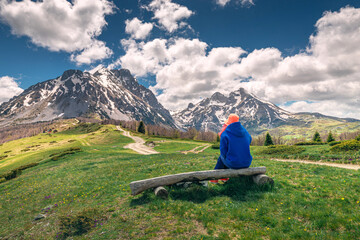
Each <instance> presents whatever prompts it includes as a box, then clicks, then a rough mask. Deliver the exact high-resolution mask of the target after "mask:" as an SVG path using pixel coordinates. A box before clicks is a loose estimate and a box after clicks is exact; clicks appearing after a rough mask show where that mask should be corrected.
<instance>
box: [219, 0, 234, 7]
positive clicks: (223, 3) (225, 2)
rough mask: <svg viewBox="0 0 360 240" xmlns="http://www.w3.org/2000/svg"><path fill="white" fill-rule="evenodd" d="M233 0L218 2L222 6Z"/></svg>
mask: <svg viewBox="0 0 360 240" xmlns="http://www.w3.org/2000/svg"><path fill="white" fill-rule="evenodd" d="M230 1H231V0H216V4H218V5H220V6H225V5H226V4H228V3H229V2H230Z"/></svg>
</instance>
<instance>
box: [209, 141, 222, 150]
mask: <svg viewBox="0 0 360 240" xmlns="http://www.w3.org/2000/svg"><path fill="white" fill-rule="evenodd" d="M211 148H212V149H220V143H219V142H217V143H214V144H213V145H212V146H211Z"/></svg>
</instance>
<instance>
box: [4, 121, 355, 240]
mask: <svg viewBox="0 0 360 240" xmlns="http://www.w3.org/2000/svg"><path fill="white" fill-rule="evenodd" d="M139 136H141V135H139ZM143 137H144V139H145V140H146V141H155V142H156V145H157V146H156V147H155V150H157V151H159V152H160V154H157V155H139V154H136V153H135V152H133V151H132V150H129V149H124V148H123V147H124V146H125V145H126V144H128V143H131V142H132V140H131V139H129V138H127V137H125V136H122V135H121V132H119V131H117V130H116V128H115V126H113V125H107V126H102V127H101V128H98V127H97V126H95V125H93V126H90V125H89V126H85V127H84V126H82V127H77V128H73V129H70V130H67V131H63V132H58V133H55V134H45V133H43V134H40V135H37V136H34V137H30V138H24V139H19V140H15V141H11V142H7V143H4V144H3V145H2V146H0V156H5V155H6V157H4V158H3V159H1V160H0V175H1V174H6V173H7V172H9V171H11V170H13V169H16V168H19V167H21V166H24V165H27V164H30V163H34V162H36V163H39V164H38V165H36V166H32V167H30V168H27V169H24V170H22V171H21V174H20V173H19V174H18V175H17V176H16V177H15V178H12V179H9V180H6V179H5V180H4V178H3V182H2V183H0V221H1V223H2V224H1V225H0V239H67V238H68V239H356V238H358V237H359V236H360V203H359V201H360V188H359V185H360V173H359V171H355V170H348V169H341V168H334V167H327V166H316V165H305V164H304V165H303V164H300V163H286V162H276V161H273V160H271V158H272V157H278V156H287V157H288V158H292V157H293V156H295V155H296V154H297V155H296V156H300V155H299V154H304V156H305V155H306V154H308V155H311V154H312V155H315V154H320V155H321V156H323V155H324V154H325V153H329V152H326V151H330V150H329V149H328V148H329V146H328V145H322V146H302V147H303V148H304V149H305V150H302V151H301V152H300V153H296V154H295V155H294V154H293V152H291V151H290V152H286V151H285V152H280V153H279V152H277V153H276V154H267V153H264V150H266V147H252V149H251V150H252V154H253V157H254V160H253V163H252V166H253V167H257V166H266V167H267V175H268V176H270V177H272V178H273V179H274V181H275V184H274V186H271V185H266V186H262V187H259V186H256V185H254V184H253V183H252V180H251V179H250V178H248V177H244V178H232V179H230V180H229V181H228V182H227V183H225V184H211V183H210V184H209V186H208V187H204V186H201V185H198V184H192V185H190V186H189V187H188V188H182V187H177V186H171V187H167V189H168V191H169V198H168V199H167V200H163V199H159V198H157V197H155V196H154V194H153V191H152V190H147V191H145V192H144V193H141V194H139V195H137V196H131V194H130V188H129V183H130V182H132V181H136V180H141V179H146V178H151V177H157V176H161V175H168V174H175V173H181V172H188V171H198V170H208V169H213V167H214V166H215V164H216V160H217V157H218V156H219V150H217V149H212V148H207V149H206V150H205V151H204V152H201V153H198V154H194V153H188V154H186V155H185V154H183V153H181V151H186V150H191V149H193V148H195V147H197V146H202V145H204V144H206V143H204V142H199V141H190V140H177V139H176V140H171V139H165V138H157V137H156V138H150V137H146V136H143ZM75 148H76V149H80V150H79V151H72V150H70V149H75ZM25 149H26V150H25ZM329 154H330V153H329ZM336 154H338V155H341V154H340V153H336ZM352 154H357V153H352ZM325 155H326V154H325ZM54 157H55V158H54ZM314 160H315V161H318V160H319V159H314ZM320 160H322V159H320ZM328 160H329V161H331V160H330V158H329V159H328ZM339 161H340V160H339ZM39 214H41V215H39ZM39 216H40V218H41V219H40V220H34V219H35V217H39Z"/></svg>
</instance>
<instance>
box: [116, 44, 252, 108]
mask: <svg viewBox="0 0 360 240" xmlns="http://www.w3.org/2000/svg"><path fill="white" fill-rule="evenodd" d="M122 44H123V47H124V49H125V50H126V54H125V55H124V56H122V57H121V58H119V60H118V61H117V62H116V63H115V64H114V65H112V66H109V67H110V68H113V67H116V66H121V67H123V68H128V69H130V71H131V72H132V73H133V74H135V75H136V76H146V75H147V74H149V73H150V74H155V75H156V80H157V84H156V85H155V86H154V87H152V88H151V89H152V90H153V91H155V92H158V91H162V94H160V95H159V100H160V101H161V102H162V103H163V104H164V105H165V106H166V107H168V108H172V109H174V108H175V109H176V108H181V107H183V106H186V105H187V104H188V103H189V102H190V101H198V100H199V99H200V97H207V96H210V95H211V94H212V93H213V92H214V90H219V91H229V90H234V84H236V82H232V83H229V84H228V82H226V84H222V83H223V79H234V78H236V77H237V76H236V75H234V71H233V70H231V69H233V68H235V67H236V66H237V65H238V64H239V57H240V56H241V55H242V54H244V53H245V51H244V50H242V49H241V48H213V49H212V50H211V51H210V52H209V53H207V51H206V50H207V48H208V45H207V44H206V43H205V42H202V41H200V40H198V39H192V40H189V39H183V38H178V39H170V40H166V39H154V40H152V41H149V42H146V43H145V42H140V43H136V42H135V41H134V40H123V41H122Z"/></svg>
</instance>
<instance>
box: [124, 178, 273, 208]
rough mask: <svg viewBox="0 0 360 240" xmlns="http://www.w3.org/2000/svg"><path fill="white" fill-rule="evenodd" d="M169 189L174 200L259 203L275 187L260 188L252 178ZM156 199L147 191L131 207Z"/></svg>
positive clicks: (171, 187) (265, 186)
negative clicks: (212, 199)
mask: <svg viewBox="0 0 360 240" xmlns="http://www.w3.org/2000/svg"><path fill="white" fill-rule="evenodd" d="M167 189H168V190H169V198H171V199H173V200H182V201H190V202H194V203H203V202H205V201H207V200H209V199H211V198H214V197H218V196H227V197H230V198H231V199H232V200H233V201H257V200H259V199H261V198H262V196H263V194H264V193H265V192H269V191H273V189H274V187H273V185H271V184H265V185H263V186H258V185H256V184H255V183H254V182H253V180H252V177H251V176H250V177H241V178H232V179H230V180H229V181H227V182H226V183H225V184H217V185H214V184H211V183H209V186H208V187H204V186H202V185H201V184H196V183H193V184H191V185H190V186H189V187H187V188H184V187H181V186H176V185H172V186H169V187H167ZM155 199H156V197H155V196H154V193H153V190H147V191H145V192H144V193H143V194H142V195H141V196H140V197H139V198H136V199H133V200H132V201H131V205H132V206H135V205H144V204H147V203H149V202H151V201H153V200H155Z"/></svg>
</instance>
